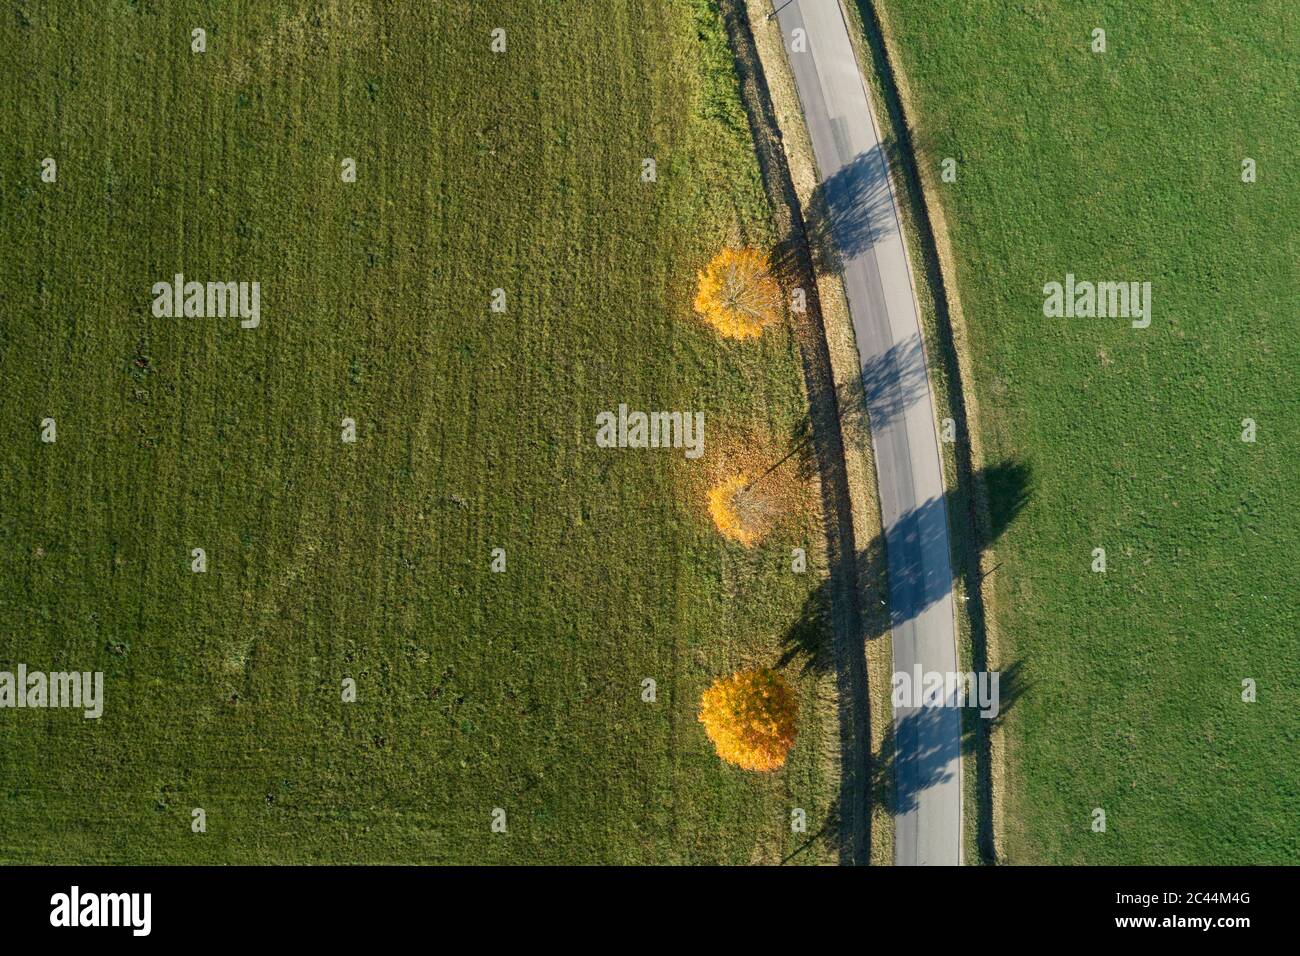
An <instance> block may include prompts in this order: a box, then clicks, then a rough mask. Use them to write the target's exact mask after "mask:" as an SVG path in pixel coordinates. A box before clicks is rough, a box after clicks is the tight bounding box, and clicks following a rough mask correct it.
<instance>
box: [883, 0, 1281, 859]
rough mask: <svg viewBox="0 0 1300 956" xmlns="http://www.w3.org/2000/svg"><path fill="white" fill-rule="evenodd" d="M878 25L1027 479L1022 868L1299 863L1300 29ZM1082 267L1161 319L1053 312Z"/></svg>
mask: <svg viewBox="0 0 1300 956" xmlns="http://www.w3.org/2000/svg"><path fill="white" fill-rule="evenodd" d="M864 6H865V4H864ZM877 9H878V10H879V12H880V14H881V20H882V21H883V23H884V24H885V27H886V30H887V31H888V33H889V35H890V45H891V49H892V51H893V52H894V53H895V54H896V55H897V58H898V62H897V63H896V67H897V69H898V71H899V73H900V74H901V75H902V77H903V78H904V79H905V83H906V87H907V97H908V103H907V106H908V110H909V120H910V121H911V123H912V125H913V126H914V129H913V131H912V138H913V142H914V144H915V146H916V147H917V151H918V152H917V158H918V162H920V163H921V164H922V165H923V166H926V167H927V168H928V169H929V170H930V172H929V174H928V176H929V178H930V179H931V181H932V182H933V183H934V184H935V197H936V199H937V202H938V205H939V207H940V211H941V212H942V216H941V217H939V219H938V221H939V222H940V224H941V226H940V228H939V232H940V233H941V236H940V238H941V240H943V241H946V243H947V244H948V247H949V248H950V249H951V251H952V255H953V261H954V263H955V266H956V271H955V276H954V278H955V283H956V290H957V292H958V293H959V296H960V301H961V308H962V313H963V315H964V321H965V327H966V342H967V345H968V348H969V356H968V358H969V360H970V367H971V369H972V371H973V374H974V396H973V397H974V399H975V402H974V404H975V406H976V407H977V417H976V421H975V422H974V425H975V428H976V430H977V431H978V434H979V436H980V438H981V440H982V444H983V449H982V451H983V457H984V460H985V461H987V462H998V461H1003V460H1006V461H1012V462H1016V463H1017V465H1018V468H1019V469H1020V473H1021V474H1023V475H1029V476H1032V478H1031V479H1030V480H1029V481H1028V482H1027V484H1026V486H1025V487H1023V488H1019V489H1016V493H1017V494H1019V495H1023V496H1024V507H1023V509H1022V510H1020V511H1019V514H1018V515H1017V516H1016V517H1015V520H1014V521H1012V522H1011V524H1010V525H1009V526H1008V527H1007V528H1006V530H1005V532H1004V533H1003V535H1002V537H1001V539H1000V540H999V541H998V542H996V543H995V544H994V546H993V551H992V554H991V555H990V557H989V560H988V561H987V562H986V566H987V567H988V568H989V569H990V574H991V576H990V578H989V580H988V587H989V588H990V593H991V598H992V600H991V602H990V608H991V619H992V622H993V625H992V627H993V630H994V631H995V633H996V649H997V657H996V659H995V661H994V663H995V664H996V665H999V666H1000V667H1001V668H1002V669H1003V670H1006V669H1008V668H1012V667H1015V668H1017V673H1018V678H1019V679H1018V683H1019V687H1020V691H1021V692H1020V694H1019V696H1018V698H1017V699H1016V701H1015V702H1014V704H1013V705H1012V706H1011V707H1010V708H1009V709H1008V710H1007V712H1006V715H1005V724H1004V730H1005V734H1006V738H1005V739H1006V760H1005V763H1004V765H1003V766H1002V767H1001V769H1000V770H999V771H997V773H998V774H999V775H998V777H997V779H996V780H995V785H996V786H997V787H998V789H999V791H1000V793H1001V794H1002V797H1003V800H1004V803H1003V814H1002V818H1001V820H1000V823H1001V827H1002V832H1001V850H1002V855H1003V858H1004V859H1005V860H1006V861H1009V862H1012V863H1058V864H1066V863H1068V864H1076V863H1096V864H1208V863H1216V864H1252V863H1295V862H1297V860H1300V817H1298V816H1297V815H1296V813H1295V812H1294V803H1295V793H1296V790H1297V787H1298V786H1300V761H1298V760H1297V759H1296V757H1295V754H1296V747H1297V744H1300V711H1298V710H1297V709H1296V706H1295V700H1296V698H1295V687H1296V685H1297V681H1298V680H1300V664H1297V659H1296V653H1295V651H1296V629H1297V616H1296V593H1297V591H1296V584H1295V570H1294V556H1295V552H1296V544H1297V537H1298V530H1300V526H1298V523H1297V509H1296V489H1297V479H1300V471H1298V468H1297V462H1300V440H1298V439H1297V432H1296V428H1295V425H1296V421H1297V414H1298V413H1300V401H1298V398H1297V396H1300V378H1298V370H1300V340H1298V339H1297V335H1296V333H1297V321H1296V304H1297V301H1300V273H1297V269H1296V262H1297V255H1298V254H1300V239H1298V234H1297V230H1296V222H1297V219H1298V218H1300V192H1298V191H1297V190H1296V188H1295V182H1296V177H1297V173H1298V170H1297V166H1296V155H1295V144H1296V143H1297V141H1300V117H1298V115H1297V113H1296V110H1295V108H1294V101H1295V38H1296V36H1297V35H1298V32H1300V11H1298V10H1297V8H1296V7H1295V5H1294V4H1288V3H1284V2H1282V0H1267V2H1263V3H1258V4H1249V5H1240V4H1228V3H1205V4H1196V5H1190V6H1189V5H1185V4H1174V3H1170V2H1146V3H1140V4H1131V3H1130V4H1117V3H1109V4H1102V5H1100V6H1089V7H1084V6H1080V5H1077V4H1068V3H1060V2H1038V3H1029V4H1019V3H1017V4H1012V3H1005V2H997V0H978V2H971V3H965V4H960V5H951V4H948V5H944V4H909V3H901V2H895V0H883V2H881V3H879V4H878V5H877ZM868 19H869V18H868ZM1099 28H1100V29H1102V30H1104V31H1105V51H1104V52H1094V51H1093V44H1094V39H1095V37H1094V33H1093V31H1094V30H1095V29H1099ZM946 158H951V159H954V160H955V161H956V164H955V166H954V167H952V168H953V169H955V172H956V176H955V180H954V181H951V182H945V181H943V179H942V177H941V175H940V171H941V168H942V167H941V164H942V163H943V160H944V159H946ZM1246 160H1252V161H1253V163H1251V164H1248V163H1246ZM1252 167H1253V173H1254V179H1253V181H1250V182H1247V181H1245V178H1249V175H1248V173H1249V172H1250V171H1251V168H1252ZM1243 177H1245V178H1243ZM1067 274H1073V275H1074V276H1075V277H1076V278H1077V279H1080V280H1084V279H1086V280H1090V281H1139V282H1150V283H1151V284H1152V311H1151V317H1150V318H1151V324H1150V326H1149V327H1147V328H1134V327H1133V324H1132V322H1131V321H1129V320H1128V319H1125V318H1068V319H1067V318H1064V317H1060V318H1048V317H1046V316H1045V315H1044V311H1043V305H1044V298H1045V295H1044V286H1045V285H1046V284H1047V283H1049V282H1060V283H1064V282H1065V281H1066V276H1067ZM1244 439H1253V440H1244ZM1006 491H1007V489H990V493H991V495H992V496H993V498H994V499H997V497H998V495H999V494H1001V493H1004V492H1006ZM993 504H994V506H995V507H996V506H997V505H998V502H997V501H996V500H995V501H994V502H993ZM1099 548H1101V549H1104V550H1105V570H1104V572H1103V571H1101V570H1100V569H1099V566H1098V565H1097V559H1096V557H1095V556H1094V552H1095V549H1099ZM1094 568H1097V569H1096V570H1094ZM1247 681H1250V682H1253V687H1254V692H1255V694H1256V695H1257V696H1256V699H1255V700H1254V702H1246V701H1244V700H1243V694H1247V696H1249V690H1250V686H1251V685H1250V684H1248V683H1246V682H1247ZM1097 810H1102V811H1104V813H1105V832H1097V830H1096V829H1095V828H1094V822H1096V821H1099V817H1098V816H1097V815H1096V811H1097Z"/></svg>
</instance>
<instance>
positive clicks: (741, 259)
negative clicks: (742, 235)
mask: <svg viewBox="0 0 1300 956" xmlns="http://www.w3.org/2000/svg"><path fill="white" fill-rule="evenodd" d="M695 311H696V312H698V313H699V314H700V315H701V316H703V317H704V321H705V322H708V323H709V325H711V326H713V327H714V328H715V329H717V331H718V333H719V334H720V335H722V336H723V337H724V338H730V339H753V338H758V336H760V335H762V334H763V329H764V328H765V327H766V326H768V325H771V324H772V323H773V322H775V321H776V320H777V317H778V316H779V315H780V314H781V287H780V285H778V284H777V281H776V279H774V278H772V270H771V268H770V267H769V266H768V262H767V256H765V255H763V253H761V252H759V251H758V250H757V249H748V248H745V249H732V248H730V247H728V248H726V249H723V250H722V251H721V252H719V253H718V254H717V255H716V256H714V257H713V259H712V261H711V262H709V264H708V266H707V267H705V269H704V271H703V272H701V273H700V274H699V285H698V287H697V288H696V291H695Z"/></svg>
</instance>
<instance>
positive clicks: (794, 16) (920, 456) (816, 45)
mask: <svg viewBox="0 0 1300 956" xmlns="http://www.w3.org/2000/svg"><path fill="white" fill-rule="evenodd" d="M775 5H776V8H777V21H778V23H779V24H780V26H781V31H782V33H783V34H784V36H785V48H786V53H787V54H788V57H789V60H790V65H791V67H792V68H793V70H794V76H795V83H796V85H797V87H798V90H799V99H800V101H801V103H802V104H803V112H804V117H805V118H806V120H807V124H808V132H809V134H810V136H811V138H812V145H813V154H814V156H815V158H816V160H817V168H818V172H819V175H820V177H821V185H820V186H819V188H820V189H821V191H822V196H823V198H824V200H825V205H824V208H825V209H827V210H828V218H829V222H828V223H827V224H825V225H824V226H823V227H822V228H826V229H828V230H829V233H830V237H831V238H832V239H833V241H834V248H835V250H836V252H837V253H838V258H839V265H840V269H841V272H842V273H843V276H844V284H845V289H846V292H847V294H848V301H849V310H850V312H851V313H852V316H853V328H854V331H855V332H856V333H857V340H858V352H859V355H860V358H861V361H862V377H863V384H864V386H865V390H866V396H867V410H868V413H869V416H870V420H871V441H872V445H873V446H874V448H875V458H876V471H877V476H878V479H879V486H880V507H881V516H882V519H883V521H884V528H885V551H886V559H887V562H888V568H889V596H890V615H891V630H892V639H893V648H894V673H895V674H899V673H906V674H908V675H913V674H914V673H916V668H917V666H918V665H919V668H920V671H921V672H923V673H924V672H931V671H933V672H939V673H942V674H948V673H954V672H956V670H957V639H956V626H955V621H954V617H953V603H952V600H953V599H952V566H951V562H950V560H949V548H948V515H947V505H946V502H945V499H944V491H943V475H942V471H941V467H942V466H941V464H940V459H939V438H938V434H937V432H936V428H935V418H934V401H933V398H932V397H931V393H930V382H929V377H928V375H927V372H926V364H925V352H924V347H923V345H922V339H921V328H920V316H919V310H918V309H917V305H916V299H915V296H914V295H913V292H912V283H911V276H910V274H909V266H908V261H907V251H906V248H905V247H904V244H903V237H902V230H901V228H900V226H899V217H898V210H897V205H896V203H895V200H894V196H893V192H892V189H891V187H890V184H889V176H888V165H887V162H888V159H887V156H886V151H885V150H884V149H883V148H882V146H881V143H880V137H879V134H878V132H877V129H876V126H875V121H874V119H873V117H872V114H871V108H870V106H869V104H868V101H867V95H866V90H865V87H864V84H863V79H862V74H861V73H860V72H859V69H858V63H857V60H856V58H855V57H854V55H853V47H852V45H851V44H850V42H849V32H848V31H849V28H848V26H847V24H846V22H845V20H844V15H843V11H842V10H841V9H840V4H839V0H775ZM798 31H802V34H800V33H799V32H798ZM949 703H951V702H949ZM894 734H895V750H896V753H895V758H894V759H895V766H894V774H895V782H896V785H897V794H898V800H897V807H896V808H895V824H896V835H895V845H894V846H895V848H894V861H895V863H897V864H899V865H945V864H946V865H956V864H958V863H960V862H961V842H962V841H961V718H960V713H959V711H958V710H956V709H955V708H953V707H921V708H917V707H910V706H909V707H896V708H895V710H894Z"/></svg>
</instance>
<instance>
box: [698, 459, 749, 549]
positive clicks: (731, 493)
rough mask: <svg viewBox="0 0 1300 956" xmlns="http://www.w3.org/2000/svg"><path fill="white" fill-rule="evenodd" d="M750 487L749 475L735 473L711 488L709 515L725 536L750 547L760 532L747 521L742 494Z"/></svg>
mask: <svg viewBox="0 0 1300 956" xmlns="http://www.w3.org/2000/svg"><path fill="white" fill-rule="evenodd" d="M748 487H749V477H748V476H747V475H744V474H740V475H733V476H732V477H730V478H728V479H726V480H725V481H723V482H721V483H719V484H717V485H714V486H713V487H712V488H710V489H709V517H710V518H712V519H713V523H714V525H716V526H717V529H718V531H719V532H721V533H722V536H723V537H724V538H730V539H731V540H732V541H735V542H737V543H738V544H743V545H744V546H745V547H747V548H748V547H750V546H751V545H753V544H755V543H756V542H757V541H758V532H757V530H755V529H754V528H753V527H750V526H749V525H748V524H747V522H746V521H745V515H744V510H743V508H742V507H741V500H740V499H741V496H742V495H744V493H745V491H746V489H747V488H748Z"/></svg>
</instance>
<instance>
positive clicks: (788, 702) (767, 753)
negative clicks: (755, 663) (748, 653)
mask: <svg viewBox="0 0 1300 956" xmlns="http://www.w3.org/2000/svg"><path fill="white" fill-rule="evenodd" d="M798 710H799V705H798V702H797V701H796V700H795V696H794V691H792V690H791V689H790V687H789V685H788V684H786V682H785V681H784V680H783V679H782V677H781V675H780V674H778V673H776V671H773V670H771V669H769V668H766V667H760V668H754V669H751V670H744V671H737V672H736V673H734V674H732V675H731V676H730V677H723V678H719V679H718V680H716V681H714V682H713V686H712V687H710V688H709V689H708V690H706V691H705V692H704V696H703V697H701V698H700V723H702V724H703V725H704V730H705V732H706V733H708V735H709V739H710V740H712V741H713V746H714V747H716V748H717V751H718V756H719V757H721V758H722V759H723V760H725V761H727V762H728V763H734V764H736V766H738V767H741V768H743V769H745V770H776V769H778V768H779V767H781V766H782V765H783V764H784V763H785V757H786V754H788V753H789V752H790V748H791V747H793V746H794V730H795V717H796V716H797V714H798Z"/></svg>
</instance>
